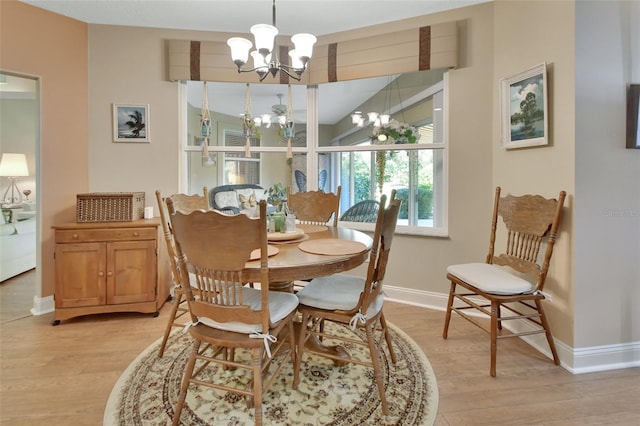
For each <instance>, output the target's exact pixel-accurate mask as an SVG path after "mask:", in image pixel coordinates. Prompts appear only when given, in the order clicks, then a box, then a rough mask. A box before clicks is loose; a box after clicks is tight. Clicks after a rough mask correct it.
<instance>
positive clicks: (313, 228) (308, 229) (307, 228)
mask: <svg viewBox="0 0 640 426" xmlns="http://www.w3.org/2000/svg"><path fill="white" fill-rule="evenodd" d="M297 228H302V229H304V232H305V233H307V234H313V233H314V232H322V231H326V230H327V229H329V227H328V226H326V225H312V224H307V223H299V224H297V225H296V229H297Z"/></svg>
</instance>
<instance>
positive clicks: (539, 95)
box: [500, 63, 549, 149]
mask: <svg viewBox="0 0 640 426" xmlns="http://www.w3.org/2000/svg"><path fill="white" fill-rule="evenodd" d="M500 110H501V119H502V123H501V124H502V146H503V147H504V148H506V149H512V148H524V147H529V146H538V145H547V144H548V143H549V139H548V125H547V122H548V117H547V116H548V109H547V65H546V63H543V64H540V65H537V66H535V67H533V68H530V69H528V70H526V71H523V72H520V73H518V74H516V75H513V76H511V77H508V78H504V79H502V80H501V81H500Z"/></svg>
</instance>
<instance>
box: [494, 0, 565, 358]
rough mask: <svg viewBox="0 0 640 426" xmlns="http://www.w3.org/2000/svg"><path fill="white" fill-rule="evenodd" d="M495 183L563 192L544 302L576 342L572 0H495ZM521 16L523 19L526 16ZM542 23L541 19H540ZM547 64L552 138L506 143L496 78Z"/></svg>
mask: <svg viewBox="0 0 640 426" xmlns="http://www.w3.org/2000/svg"><path fill="white" fill-rule="evenodd" d="M494 10H495V13H494V43H495V46H494V55H493V56H494V61H493V62H494V64H493V73H494V74H493V93H494V103H493V108H494V114H493V129H494V131H493V138H492V158H493V177H492V180H493V186H501V187H502V190H503V191H505V192H506V193H512V194H525V193H539V194H541V195H544V196H545V197H549V198H557V196H558V193H559V192H560V191H561V190H564V191H566V192H567V199H566V200H565V209H564V212H563V219H562V223H561V226H560V231H559V237H558V240H557V243H556V245H555V248H554V253H553V257H552V259H551V267H550V269H549V276H548V277H547V283H546V285H545V292H548V293H549V294H550V295H551V299H550V300H547V301H546V302H545V309H546V311H547V313H548V314H549V317H550V322H551V324H552V330H553V334H554V336H555V337H556V338H557V339H559V340H561V341H563V342H564V343H566V344H568V345H570V346H571V345H573V320H572V318H573V310H574V289H573V281H574V280H573V274H574V272H573V259H572V247H573V241H574V238H575V233H574V232H573V230H572V228H573V220H572V218H573V208H574V194H575V179H574V176H575V165H574V161H573V158H574V149H575V131H574V129H575V125H574V123H575V104H574V99H575V87H574V75H575V65H574V64H575V53H574V49H575V31H574V29H575V19H574V3H573V2H571V1H536V2H529V1H497V2H495V4H494ZM525 16H526V19H521V17H525ZM541 22H544V25H540V23H541ZM543 62H546V63H547V81H548V108H549V117H550V119H549V142H550V143H549V145H548V146H543V147H535V148H524V149H512V150H505V149H503V148H502V146H501V132H500V104H499V91H500V79H502V78H506V77H509V76H511V75H513V74H516V73H518V72H520V71H524V70H526V69H529V68H531V67H533V66H535V65H538V64H541V63H543Z"/></svg>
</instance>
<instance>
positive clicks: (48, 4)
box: [0, 0, 492, 124]
mask: <svg viewBox="0 0 640 426" xmlns="http://www.w3.org/2000/svg"><path fill="white" fill-rule="evenodd" d="M0 1H2V0H0ZM20 1H22V2H23V3H27V4H30V5H33V6H36V7H39V8H42V9H45V10H48V11H51V12H54V13H58V14H61V15H64V16H67V17H70V18H74V19H77V20H79V21H82V22H86V23H89V24H105V25H123V26H138V27H149V28H167V29H181V30H196V31H221V32H235V33H245V34H248V33H249V28H250V27H251V25H253V24H257V23H269V24H271V21H272V4H273V3H272V0H233V1H232V0H20ZM488 1H492V0H277V1H276V8H277V9H276V26H277V27H278V29H279V31H280V34H287V35H291V34H295V33H298V32H308V33H312V34H315V35H323V34H331V33H335V32H339V31H345V30H349V29H354V28H362V27H366V26H370V25H375V24H380V23H385V22H391V21H397V20H400V19H405V18H410V17H414V16H419V15H426V14H430V13H435V12H440V11H444V10H449V9H455V8H459V7H465V6H470V5H474V4H478V3H484V2H488ZM249 36H250V34H249V35H248V37H249ZM249 38H251V37H249ZM229 60H231V59H229ZM312 60H313V59H312ZM269 79H270V77H267V80H269ZM265 82H266V81H265ZM386 82H387V78H386V77H382V78H377V79H368V80H361V81H352V82H346V83H332V84H331V85H323V87H322V88H321V91H320V92H321V93H320V96H319V104H320V105H319V111H321V115H320V116H319V117H318V119H319V122H320V123H321V124H330V123H335V122H336V121H337V120H338V119H339V118H342V117H344V116H346V115H347V114H349V113H350V112H352V110H353V107H354V106H355V105H360V104H361V103H362V101H363V100H366V99H368V98H369V97H370V96H372V95H373V94H375V93H376V92H377V91H378V90H380V88H382V87H383V86H384V85H385V84H386ZM208 86H209V106H210V108H211V109H212V110H216V111H220V112H224V113H227V114H230V115H236V114H240V113H242V112H243V111H244V93H245V85H243V84H229V83H225V84H220V83H211V84H208ZM196 87H197V88H190V89H189V90H188V99H189V102H190V103H191V104H192V105H195V106H198V107H199V106H200V105H202V93H201V85H197V86H196ZM286 90H287V89H286V86H282V85H278V84H259V83H258V79H257V77H256V84H252V85H251V107H252V108H251V112H252V114H253V115H254V116H256V115H259V114H261V113H268V112H270V111H271V109H272V108H271V107H272V105H274V104H278V97H277V95H278V94H281V95H283V96H282V100H283V102H282V103H284V104H286V103H287V93H286ZM304 90H305V88H304V87H300V86H295V87H294V88H293V91H294V93H293V102H292V103H293V109H294V110H295V111H297V110H304V108H305V98H306V96H305V93H304ZM295 120H296V122H303V121H305V120H306V117H305V116H304V112H303V111H300V114H297V113H296V118H295Z"/></svg>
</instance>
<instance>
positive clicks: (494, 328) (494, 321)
mask: <svg viewBox="0 0 640 426" xmlns="http://www.w3.org/2000/svg"><path fill="white" fill-rule="evenodd" d="M499 311H500V303H499V302H495V301H492V302H491V368H490V369H489V374H490V375H491V377H496V353H497V351H498V312H499Z"/></svg>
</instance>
